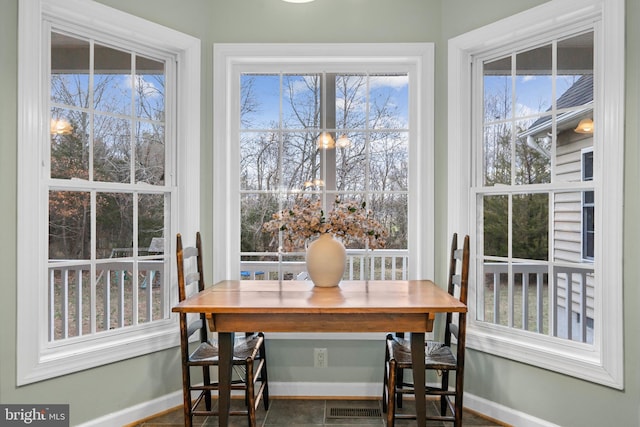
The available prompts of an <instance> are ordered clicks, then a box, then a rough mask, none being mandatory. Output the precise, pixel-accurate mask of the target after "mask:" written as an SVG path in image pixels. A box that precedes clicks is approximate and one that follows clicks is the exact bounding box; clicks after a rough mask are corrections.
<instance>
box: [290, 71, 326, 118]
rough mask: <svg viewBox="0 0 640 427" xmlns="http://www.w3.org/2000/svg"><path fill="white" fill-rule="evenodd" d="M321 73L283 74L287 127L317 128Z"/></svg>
mask: <svg viewBox="0 0 640 427" xmlns="http://www.w3.org/2000/svg"><path fill="white" fill-rule="evenodd" d="M320 81H321V76H320V75H319V74H311V75H285V76H283V88H282V91H283V92H282V97H283V100H282V107H283V127H284V128H285V129H287V128H288V129H307V128H317V127H319V126H320V125H321V123H320V116H319V114H320V93H321V91H320Z"/></svg>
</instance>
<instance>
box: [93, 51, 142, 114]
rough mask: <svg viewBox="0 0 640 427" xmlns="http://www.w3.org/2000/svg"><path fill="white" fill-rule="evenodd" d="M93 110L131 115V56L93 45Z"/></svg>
mask: <svg viewBox="0 0 640 427" xmlns="http://www.w3.org/2000/svg"><path fill="white" fill-rule="evenodd" d="M93 82H94V83H93V92H94V94H93V100H94V108H95V109H96V110H98V111H102V112H108V113H115V114H125V115H130V114H131V88H132V87H133V84H132V75H131V54H130V53H128V52H123V51H121V50H117V49H112V48H110V47H106V46H102V45H99V44H96V45H95V48H94V76H93Z"/></svg>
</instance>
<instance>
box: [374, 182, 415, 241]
mask: <svg viewBox="0 0 640 427" xmlns="http://www.w3.org/2000/svg"><path fill="white" fill-rule="evenodd" d="M408 200H409V198H408V196H407V195H406V194H375V195H372V197H371V202H370V203H369V208H370V209H371V211H372V212H373V213H374V217H375V218H376V219H377V220H378V221H380V222H381V223H382V225H384V226H385V228H386V230H387V232H388V233H389V236H388V237H387V240H386V245H385V248H386V249H407V247H408V245H409V236H408V233H409V220H408V215H409V213H408V212H409V201H408Z"/></svg>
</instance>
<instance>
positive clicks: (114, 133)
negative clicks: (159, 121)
mask: <svg viewBox="0 0 640 427" xmlns="http://www.w3.org/2000/svg"><path fill="white" fill-rule="evenodd" d="M94 123H95V134H94V141H93V144H94V152H93V159H94V160H93V161H94V163H93V164H94V172H93V173H94V179H95V180H96V181H107V182H130V177H131V126H132V122H131V120H129V119H119V118H116V117H113V116H105V115H101V114H96V115H95V118H94Z"/></svg>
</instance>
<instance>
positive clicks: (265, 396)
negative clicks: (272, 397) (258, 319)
mask: <svg viewBox="0 0 640 427" xmlns="http://www.w3.org/2000/svg"><path fill="white" fill-rule="evenodd" d="M259 335H260V336H261V337H262V340H263V341H262V345H261V346H260V351H259V353H260V359H261V360H262V361H263V363H262V369H261V370H260V382H261V383H262V384H264V388H263V389H262V402H263V404H264V410H265V411H267V410H269V381H268V376H267V347H266V340H265V339H264V334H263V333H262V332H260V333H259Z"/></svg>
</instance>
